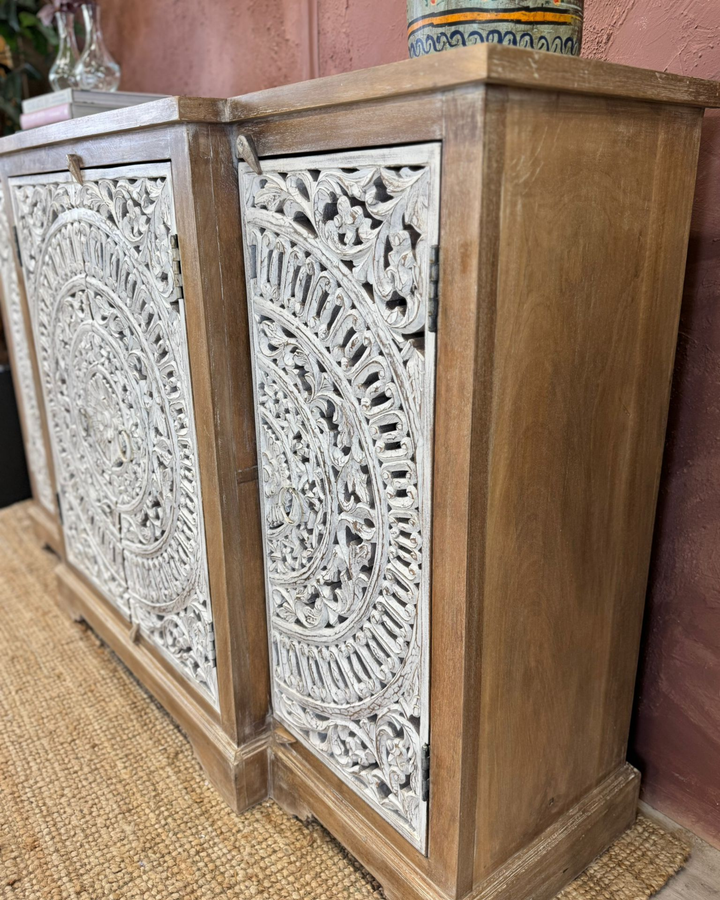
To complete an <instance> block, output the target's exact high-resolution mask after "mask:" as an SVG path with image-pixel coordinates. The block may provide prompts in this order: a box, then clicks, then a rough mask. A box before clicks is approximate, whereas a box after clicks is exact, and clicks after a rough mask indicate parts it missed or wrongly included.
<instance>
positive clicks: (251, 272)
mask: <svg viewBox="0 0 720 900" xmlns="http://www.w3.org/2000/svg"><path fill="white" fill-rule="evenodd" d="M248 250H249V253H248V261H247V266H248V276H249V277H250V278H252V279H255V278H257V246H256V245H255V244H251V245H250V247H248Z"/></svg>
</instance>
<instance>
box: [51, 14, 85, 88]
mask: <svg viewBox="0 0 720 900" xmlns="http://www.w3.org/2000/svg"><path fill="white" fill-rule="evenodd" d="M55 27H56V29H57V33H58V52H57V56H56V57H55V62H53V64H52V67H51V69H50V72H49V73H48V79H49V81H50V87H51V88H52V89H53V90H54V91H64V90H65V89H66V88H72V87H77V79H76V75H75V68H76V66H77V62H78V56H79V53H78V46H77V41H76V40H75V13H72V12H58V13H56V14H55Z"/></svg>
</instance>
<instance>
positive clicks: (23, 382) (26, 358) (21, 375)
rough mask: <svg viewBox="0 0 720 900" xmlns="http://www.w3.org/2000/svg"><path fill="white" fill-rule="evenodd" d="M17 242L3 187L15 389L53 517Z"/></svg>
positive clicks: (1, 260) (0, 214)
mask: <svg viewBox="0 0 720 900" xmlns="http://www.w3.org/2000/svg"><path fill="white" fill-rule="evenodd" d="M12 244H13V238H12V237H11V234H10V226H9V223H8V220H7V216H6V215H5V199H4V195H3V189H2V186H0V281H2V294H3V298H4V301H5V313H6V321H7V325H8V331H9V332H10V337H11V339H12V346H13V367H14V371H13V375H14V380H15V389H16V390H17V392H18V395H19V399H20V403H21V404H22V409H23V414H24V422H25V455H26V457H27V464H28V468H29V469H30V472H31V473H32V476H33V483H34V486H35V491H36V499H37V500H38V501H39V502H40V503H41V504H42V506H43V507H44V508H45V509H46V510H47V511H48V512H49V513H51V514H52V515H53V516H54V515H55V496H54V492H53V488H52V482H51V480H50V470H49V467H48V460H47V454H46V452H45V440H44V437H43V427H42V419H41V418H40V407H39V404H38V396H37V391H36V389H35V378H34V375H33V365H32V359H31V357H30V346H29V344H28V335H27V332H26V329H25V320H24V318H23V311H22V304H21V301H20V289H19V285H18V278H17V271H16V269H15V261H14V259H13V251H12Z"/></svg>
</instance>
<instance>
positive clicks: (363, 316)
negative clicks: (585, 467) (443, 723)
mask: <svg viewBox="0 0 720 900" xmlns="http://www.w3.org/2000/svg"><path fill="white" fill-rule="evenodd" d="M262 168H263V172H262V174H261V175H256V174H254V173H253V172H251V171H250V170H249V168H247V167H245V166H241V170H240V178H241V199H242V207H243V219H244V233H245V248H246V256H247V260H246V268H247V271H248V288H249V290H248V293H249V300H250V313H251V328H252V331H253V354H254V369H255V382H256V400H257V417H258V425H259V428H258V431H259V440H260V447H259V461H260V468H261V485H262V501H263V518H264V523H263V524H264V539H265V555H266V580H267V593H268V606H269V621H270V629H271V640H272V649H273V699H274V705H275V713H276V715H277V716H278V717H279V718H280V719H281V720H282V721H283V722H285V724H287V725H288V727H289V728H290V729H291V730H292V731H294V732H295V733H296V734H297V735H298V736H299V737H300V738H301V739H302V740H303V741H304V742H305V743H306V744H307V745H308V746H309V747H310V748H311V749H312V750H313V751H315V752H316V753H317V754H319V755H320V756H321V758H323V759H324V760H325V761H326V762H327V763H328V765H330V766H331V767H332V768H333V769H334V770H335V771H336V772H337V774H339V775H340V776H341V777H342V778H343V779H344V780H345V781H347V782H348V783H349V784H351V785H352V786H353V787H354V788H355V789H356V790H357V791H358V792H359V793H360V794H361V795H362V796H363V797H364V798H365V799H366V800H367V801H368V802H369V803H371V805H373V806H374V807H375V808H376V809H378V810H379V811H380V812H381V813H382V814H383V815H384V816H385V817H386V818H387V819H388V820H389V821H390V822H392V823H393V824H394V825H395V826H396V827H397V828H398V829H399V830H400V831H401V832H402V833H403V834H405V835H406V836H407V837H408V838H409V839H410V840H411V841H412V842H413V843H414V844H415V845H416V846H419V847H423V846H424V840H425V829H426V818H427V809H426V803H425V801H424V800H423V797H422V775H421V754H422V746H423V744H424V743H425V742H426V741H427V734H428V721H427V708H426V697H427V682H428V658H427V633H426V632H427V612H428V609H427V607H428V593H429V590H428V580H429V571H428V560H429V521H430V518H429V489H430V450H431V426H432V397H433V375H434V341H433V336H432V335H430V334H429V333H427V330H426V323H427V318H428V297H429V256H430V254H429V250H430V245H431V244H432V243H433V241H434V239H435V235H436V233H437V200H438V177H439V176H438V156H437V150H436V148H435V147H433V146H424V147H419V148H403V149H398V150H392V151H387V150H385V151H365V152H358V153H355V154H347V155H343V156H339V155H335V156H326V157H305V158H301V159H295V160H282V161H275V160H265V161H263V163H262Z"/></svg>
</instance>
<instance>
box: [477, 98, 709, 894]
mask: <svg viewBox="0 0 720 900" xmlns="http://www.w3.org/2000/svg"><path fill="white" fill-rule="evenodd" d="M700 121H701V114H700V112H699V111H697V110H694V109H685V110H683V109H678V108H673V107H667V106H647V105H640V104H627V103H626V102H618V101H607V100H603V99H596V98H578V97H572V96H569V95H555V94H535V95H532V96H531V95H530V94H528V93H527V92H518V91H509V92H508V95H507V100H506V106H505V124H504V128H503V129H500V128H498V127H496V126H495V125H494V124H493V125H491V124H490V122H488V126H487V129H486V135H487V140H488V142H489V146H488V148H487V152H488V154H489V155H493V156H497V157H499V156H502V157H503V159H504V165H503V172H502V177H501V178H500V179H498V180H497V181H496V182H495V186H496V188H497V189H498V190H499V192H500V193H499V194H498V200H499V204H500V206H499V219H498V221H497V224H496V231H497V233H498V234H499V263H498V281H497V290H496V293H495V295H494V297H493V298H492V301H491V302H493V303H494V305H495V307H496V317H497V318H496V328H495V371H494V375H493V381H494V387H493V414H492V428H491V434H492V451H491V459H490V485H491V489H490V499H489V506H488V512H487V553H486V559H487V570H486V577H485V586H484V604H483V645H482V659H483V667H482V668H483V677H482V684H481V685H480V691H481V693H480V703H479V705H480V709H481V717H482V718H481V728H480V741H481V751H480V766H479V769H478V777H479V786H478V809H477V822H478V829H479V830H478V844H477V851H476V877H477V876H479V875H483V874H485V873H487V872H489V871H491V870H492V869H493V868H494V867H495V866H497V865H498V864H499V863H501V862H502V861H503V860H504V859H506V858H507V857H508V855H510V854H512V853H514V852H516V851H517V850H519V849H520V848H521V847H523V846H525V845H526V844H527V843H528V842H529V841H531V840H533V839H534V837H535V836H536V835H537V834H538V833H539V832H541V831H542V830H543V828H545V827H547V826H548V825H549V824H550V823H551V822H552V821H553V820H554V819H555V818H556V817H557V816H558V814H560V813H562V812H564V811H566V810H567V809H569V808H570V807H571V806H572V805H573V804H575V803H576V802H577V801H578V799H579V798H580V797H581V796H582V795H583V794H584V793H585V792H587V791H588V790H590V789H592V788H593V787H594V786H595V785H596V784H597V783H598V781H599V780H600V779H601V778H603V777H605V776H607V775H608V774H609V773H610V772H612V771H613V770H614V769H615V768H617V767H618V766H619V765H621V764H622V762H623V760H624V758H625V748H626V741H627V734H628V729H629V724H630V722H629V717H630V711H631V707H632V698H633V685H634V679H635V670H636V663H637V651H638V647H639V642H640V628H641V621H642V610H643V599H644V594H645V587H646V582H647V573H648V565H649V558H650V544H651V539H652V529H653V523H654V515H655V503H656V494H657V485H658V479H659V474H660V466H661V459H662V450H663V442H664V432H665V421H666V414H667V408H668V402H669V387H670V379H671V375H672V367H673V358H674V350H675V341H676V335H677V324H678V317H679V312H680V300H681V291H682V277H683V271H684V264H685V253H686V247H687V238H688V230H689V223H690V211H691V204H692V196H693V185H694V177H695V176H694V173H695V162H696V159H697V153H698V140H699V133H700ZM496 145H500V146H497V147H496ZM560 148H562V149H561V152H559V149H560ZM519 780H521V783H522V790H517V789H515V786H516V785H517V784H518V781H519Z"/></svg>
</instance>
